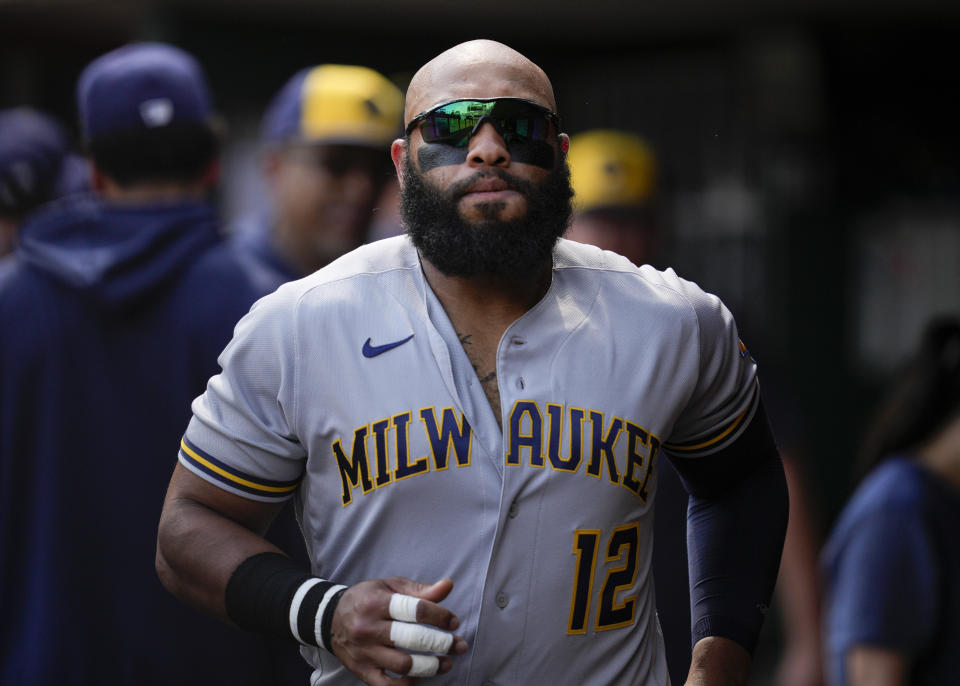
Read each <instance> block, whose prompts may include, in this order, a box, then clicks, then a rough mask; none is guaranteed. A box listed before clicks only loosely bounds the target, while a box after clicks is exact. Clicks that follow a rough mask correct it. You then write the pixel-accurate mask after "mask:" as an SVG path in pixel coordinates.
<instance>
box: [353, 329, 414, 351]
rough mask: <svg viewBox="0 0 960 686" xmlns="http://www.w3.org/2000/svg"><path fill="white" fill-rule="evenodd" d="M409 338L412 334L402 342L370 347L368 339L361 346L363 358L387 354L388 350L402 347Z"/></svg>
mask: <svg viewBox="0 0 960 686" xmlns="http://www.w3.org/2000/svg"><path fill="white" fill-rule="evenodd" d="M411 338H413V334H410V335H409V336H407V337H406V338H404V339H403V340H402V341H394V342H393V343H384V344H383V345H370V339H369V338H368V339H367V340H366V342H365V343H364V344H363V356H364V357H376V356H377V355H381V354H383V353H385V352H387V351H388V350H393V349H394V348H396V347H397V346H400V345H403V344H404V343H406V342H407V341H409V340H410V339H411Z"/></svg>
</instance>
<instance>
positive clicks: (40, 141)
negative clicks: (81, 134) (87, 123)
mask: <svg viewBox="0 0 960 686" xmlns="http://www.w3.org/2000/svg"><path fill="white" fill-rule="evenodd" d="M87 186H88V181H87V170H86V165H85V164H83V163H82V161H81V160H80V159H79V158H78V157H77V156H76V155H75V154H73V153H71V152H70V141H69V139H68V136H67V134H66V132H65V131H64V130H63V127H61V126H60V124H59V122H57V121H56V120H55V119H53V118H52V117H50V116H48V115H46V114H44V113H42V112H39V111H37V110H34V109H32V108H30V107H16V108H12V109H6V110H0V215H4V216H8V215H11V216H18V215H21V214H23V213H25V212H27V211H29V210H31V209H32V208H33V207H35V206H36V205H39V204H40V203H42V202H46V201H47V200H50V199H52V198H54V197H59V196H60V195H65V194H67V193H71V192H78V191H80V190H84V189H85V188H86V187H87Z"/></svg>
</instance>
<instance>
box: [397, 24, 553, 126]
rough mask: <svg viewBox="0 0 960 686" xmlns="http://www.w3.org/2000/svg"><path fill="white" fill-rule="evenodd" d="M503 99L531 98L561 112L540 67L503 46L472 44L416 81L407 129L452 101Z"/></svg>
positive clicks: (432, 64) (439, 59)
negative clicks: (426, 112) (421, 116)
mask: <svg viewBox="0 0 960 686" xmlns="http://www.w3.org/2000/svg"><path fill="white" fill-rule="evenodd" d="M502 97H512V98H526V99H527V100H532V101H534V102H536V103H539V104H541V105H544V106H545V107H549V108H550V109H551V110H553V111H554V112H556V110H557V103H556V100H555V99H554V95H553V86H552V85H550V79H548V78H547V75H546V74H545V73H544V71H543V70H542V69H541V68H540V67H538V66H537V65H536V64H534V63H533V62H531V61H530V60H528V59H527V58H526V57H524V56H523V55H521V54H520V53H519V52H517V51H516V50H514V49H513V48H510V47H508V46H506V45H504V44H503V43H497V42H496V41H492V40H472V41H467V42H466V43H461V44H460V45H455V46H454V47H452V48H450V49H449V50H447V51H445V52H442V53H440V54H439V55H437V56H436V57H434V58H433V59H432V60H430V61H429V62H427V63H426V64H425V65H424V66H423V67H421V68H420V70H419V71H418V72H417V73H416V74H414V75H413V78H412V79H411V80H410V86H409V87H408V88H407V101H406V108H405V110H404V116H403V120H404V124H406V123H408V122H409V121H410V120H411V119H413V117H415V116H416V115H417V114H419V113H420V112H423V111H424V110H428V109H430V108H432V107H435V106H436V105H439V104H440V103H443V102H449V101H450V100H460V99H466V98H502Z"/></svg>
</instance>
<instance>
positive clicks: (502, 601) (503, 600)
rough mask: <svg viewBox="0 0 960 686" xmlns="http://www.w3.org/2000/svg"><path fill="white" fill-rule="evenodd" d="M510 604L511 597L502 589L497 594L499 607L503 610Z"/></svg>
mask: <svg viewBox="0 0 960 686" xmlns="http://www.w3.org/2000/svg"><path fill="white" fill-rule="evenodd" d="M509 604H510V598H508V597H507V594H506V593H504V592H503V591H500V592H499V593H498V594H497V607H499V608H500V609H501V610H502V609H503V608H505V607H506V606H507V605H509Z"/></svg>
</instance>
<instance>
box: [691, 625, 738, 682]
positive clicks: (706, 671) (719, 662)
mask: <svg viewBox="0 0 960 686" xmlns="http://www.w3.org/2000/svg"><path fill="white" fill-rule="evenodd" d="M749 672H750V654H749V653H748V652H747V651H746V649H744V648H743V647H742V646H741V645H740V644H738V643H735V642H734V641H730V640H728V639H726V638H720V637H719V636H710V637H708V638H702V639H700V640H699V641H697V643H696V645H695V646H693V656H692V657H691V660H690V672H689V674H688V675H687V681H686V685H685V686H743V685H744V684H746V683H747V677H748V675H749Z"/></svg>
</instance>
